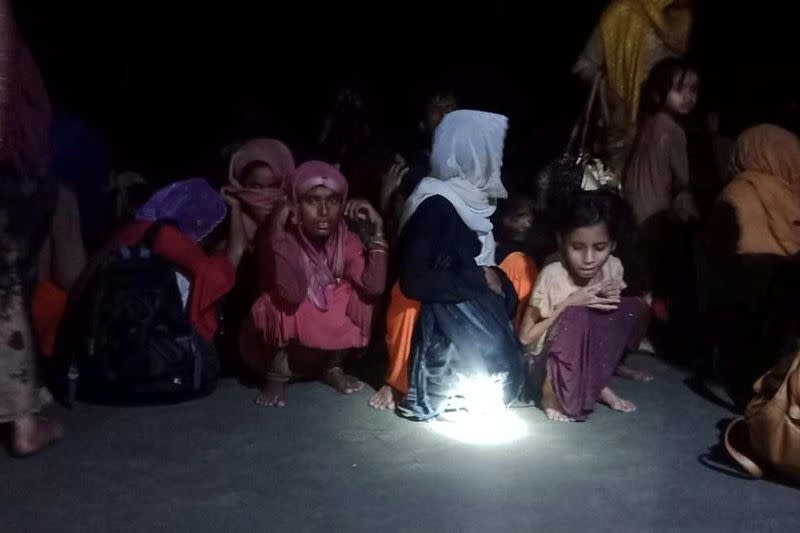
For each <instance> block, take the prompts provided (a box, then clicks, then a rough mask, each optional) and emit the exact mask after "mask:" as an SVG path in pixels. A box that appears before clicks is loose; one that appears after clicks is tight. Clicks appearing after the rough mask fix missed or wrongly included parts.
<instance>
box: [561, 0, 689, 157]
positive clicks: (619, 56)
mask: <svg viewBox="0 0 800 533" xmlns="http://www.w3.org/2000/svg"><path fill="white" fill-rule="evenodd" d="M691 25H692V12H691V8H690V1H689V0H614V1H613V2H612V3H611V5H609V6H608V8H607V9H606V10H605V12H603V15H602V17H601V19H600V23H599V24H598V26H597V27H596V28H595V30H594V32H593V33H592V35H591V37H590V38H589V41H588V43H587V44H586V47H585V48H584V50H583V52H582V53H581V55H580V57H579V58H578V61H577V63H576V64H575V66H574V67H573V73H575V74H577V75H578V76H579V77H580V78H582V79H584V80H585V81H587V82H591V80H592V79H594V77H595V76H596V75H600V74H602V75H603V76H604V81H605V83H603V84H602V85H601V87H602V89H603V90H602V92H601V97H602V100H601V101H602V102H603V104H604V107H605V108H606V109H607V115H608V116H607V120H608V124H607V127H608V139H607V146H606V148H605V149H606V151H607V152H608V154H607V157H608V161H607V162H608V163H609V164H611V165H612V166H613V167H614V169H615V170H617V171H618V172H621V171H622V170H623V168H624V166H625V162H626V158H627V155H628V150H629V148H630V144H631V142H632V140H633V135H634V130H635V124H636V117H637V113H638V110H639V94H640V90H641V86H642V83H644V80H645V79H647V75H648V73H649V72H650V69H651V68H652V67H653V65H655V64H656V63H658V62H659V61H661V60H662V59H665V58H667V57H673V56H680V55H683V54H685V53H686V51H687V50H688V45H689V33H690V31H691Z"/></svg>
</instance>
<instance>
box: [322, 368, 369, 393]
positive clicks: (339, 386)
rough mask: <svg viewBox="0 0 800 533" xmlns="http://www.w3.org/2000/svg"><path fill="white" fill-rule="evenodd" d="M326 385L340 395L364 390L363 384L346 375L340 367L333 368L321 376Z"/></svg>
mask: <svg viewBox="0 0 800 533" xmlns="http://www.w3.org/2000/svg"><path fill="white" fill-rule="evenodd" d="M322 381H323V383H327V384H328V385H330V386H331V387H333V388H334V389H336V390H337V391H339V392H340V393H342V394H353V393H356V392H358V391H360V390H361V389H363V388H364V384H363V383H362V382H361V381H360V380H359V379H358V378H356V377H354V376H351V375H349V374H346V373H345V371H344V370H342V369H341V367H338V366H335V367H333V368H331V369H330V370H328V371H327V372H325V375H324V376H322Z"/></svg>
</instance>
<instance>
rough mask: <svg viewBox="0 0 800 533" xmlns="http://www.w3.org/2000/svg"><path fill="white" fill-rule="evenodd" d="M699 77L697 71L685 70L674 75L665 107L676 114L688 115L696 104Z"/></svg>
mask: <svg viewBox="0 0 800 533" xmlns="http://www.w3.org/2000/svg"><path fill="white" fill-rule="evenodd" d="M698 83H699V78H698V77H697V72H695V71H693V70H689V71H686V72H685V73H684V74H682V75H680V74H679V75H677V76H675V79H674V80H673V82H672V89H671V90H670V91H669V94H667V102H666V105H667V109H669V111H671V112H672V113H675V114H676V115H688V114H689V113H691V112H692V111H693V110H694V106H695V105H697V86H698Z"/></svg>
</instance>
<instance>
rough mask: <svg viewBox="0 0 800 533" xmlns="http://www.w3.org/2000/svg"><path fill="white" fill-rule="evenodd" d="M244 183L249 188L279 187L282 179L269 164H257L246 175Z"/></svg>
mask: <svg viewBox="0 0 800 533" xmlns="http://www.w3.org/2000/svg"><path fill="white" fill-rule="evenodd" d="M242 185H243V186H244V187H245V188H247V189H258V190H260V189H277V188H279V187H280V186H281V180H280V178H279V177H278V176H276V175H275V174H274V173H273V172H272V169H271V168H270V167H269V165H256V166H254V167H253V168H252V169H250V171H249V172H248V173H247V175H246V176H245V177H244V179H243V180H242Z"/></svg>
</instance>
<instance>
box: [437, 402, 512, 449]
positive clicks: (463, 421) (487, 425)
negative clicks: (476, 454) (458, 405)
mask: <svg viewBox="0 0 800 533" xmlns="http://www.w3.org/2000/svg"><path fill="white" fill-rule="evenodd" d="M446 419H447V421H441V420H434V421H432V422H430V423H429V424H430V428H431V429H432V430H433V431H434V432H435V433H438V434H440V435H444V436H445V437H448V438H451V439H453V440H456V441H458V442H463V443H465V444H475V445H481V446H498V445H501V444H508V443H511V442H514V441H517V440H519V439H521V438H523V437H525V436H526V435H527V434H528V426H527V425H526V424H525V421H524V420H522V419H521V418H520V417H519V416H518V415H517V414H516V413H514V412H511V411H508V410H506V409H504V410H503V411H501V412H495V413H491V414H488V413H487V414H480V413H478V414H475V413H468V412H466V411H458V412H456V413H452V414H451V413H448V414H447V416H446Z"/></svg>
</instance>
